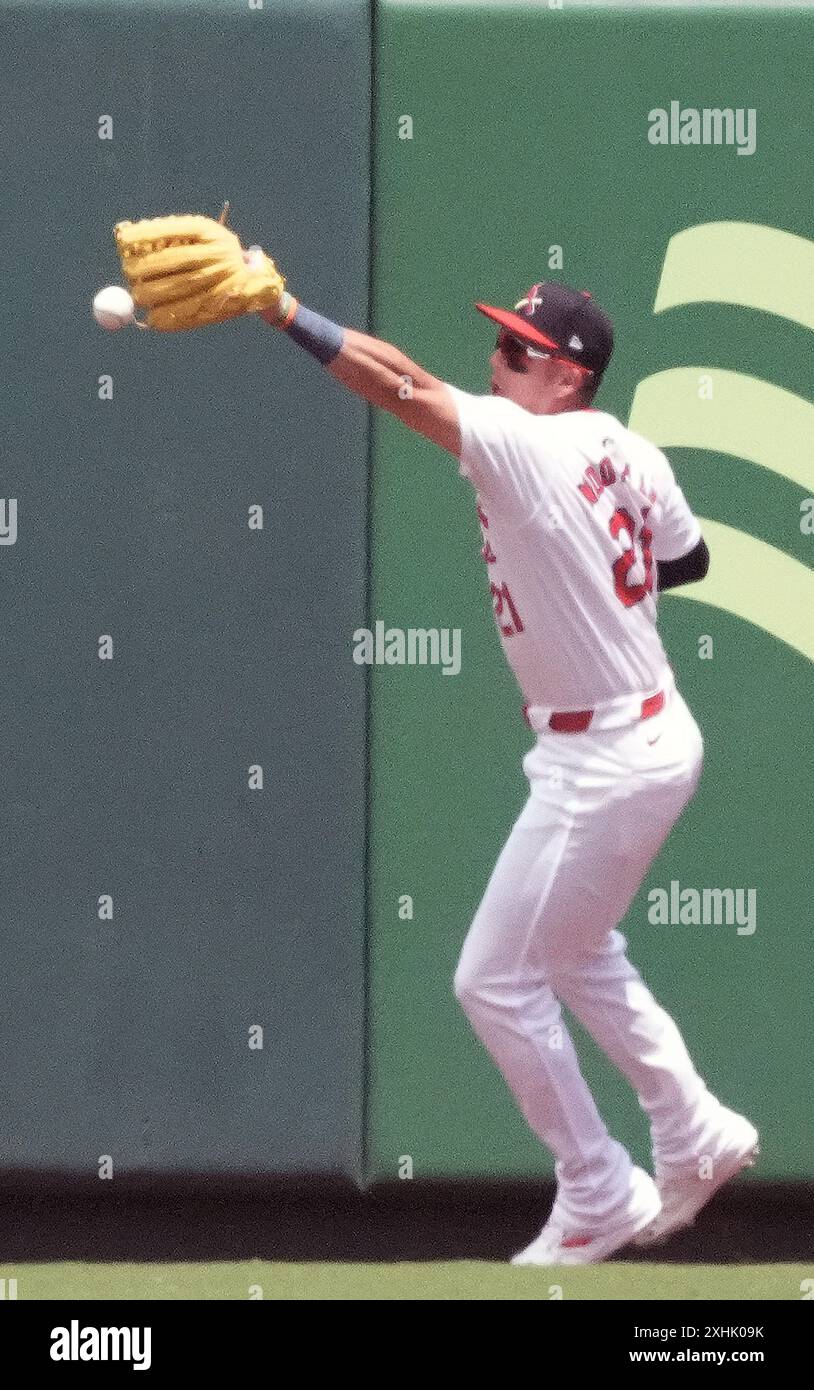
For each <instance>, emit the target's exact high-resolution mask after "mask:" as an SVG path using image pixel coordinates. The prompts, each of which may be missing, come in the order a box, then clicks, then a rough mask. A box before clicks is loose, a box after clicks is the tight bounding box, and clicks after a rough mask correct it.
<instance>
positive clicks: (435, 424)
mask: <svg viewBox="0 0 814 1390" xmlns="http://www.w3.org/2000/svg"><path fill="white" fill-rule="evenodd" d="M261 317H262V318H264V319H265V320H266V322H267V323H270V324H271V325H272V326H273V327H274V328H280V329H282V330H283V332H285V333H287V334H288V336H289V337H290V338H292V339H293V341H294V342H296V343H298V344H299V345H300V346H301V347H304V348H305V349H306V350H307V351H308V352H310V353H311V354H312V355H313V356H314V357H316V358H317V360H318V361H320V362H322V364H323V366H326V367H327V368H328V371H329V372H330V373H331V376H334V377H336V379H337V381H341V382H342V384H343V386H347V387H348V389H349V390H351V391H353V392H354V393H355V395H357V396H361V397H362V399H363V400H366V401H368V402H369V403H370V405H376V406H379V407H380V408H381V409H382V410H387V411H389V412H390V414H391V415H395V416H396V417H397V419H399V420H401V421H403V423H404V424H405V425H407V426H408V428H409V429H411V430H415V432H416V433H417V434H423V435H424V437H425V438H426V439H429V440H431V441H432V443H433V444H437V445H438V446H439V447H440V448H442V449H446V450H447V451H448V452H449V453H450V454H453V455H454V456H455V458H458V457H459V455H460V451H461V431H460V426H459V424H458V412H457V409H456V407H455V402H454V401H453V399H452V396H451V395H450V393H449V391H448V390H447V388H446V386H445V385H444V383H443V382H442V381H441V380H439V378H438V377H435V376H432V375H431V374H430V373H429V372H426V371H425V370H424V368H423V367H420V366H419V365H418V363H417V362H413V361H412V360H411V359H410V358H409V357H407V356H405V354H404V353H403V352H401V351H400V349H399V348H397V347H393V345H392V344H391V343H385V342H383V341H382V340H381V339H379V338H372V337H370V336H369V335H368V334H367V333H359V332H358V331H357V330H356V329H355V328H341V327H340V326H339V325H338V324H335V323H332V322H331V321H330V320H329V319H325V318H323V317H322V316H321V315H320V314H315V313H314V312H313V310H311V309H307V308H306V307H305V306H304V305H302V304H299V303H298V301H297V300H295V299H293V298H292V297H290V296H286V297H285V301H284V303H283V304H282V306H281V310H280V311H279V312H278V311H277V310H267V311H265V312H263V313H262V314H261Z"/></svg>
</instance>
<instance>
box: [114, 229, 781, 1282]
mask: <svg viewBox="0 0 814 1390" xmlns="http://www.w3.org/2000/svg"><path fill="white" fill-rule="evenodd" d="M224 224H225V214H222V215H221V221H220V223H215V222H214V221H212V219H209V218H204V217H197V216H183V217H175V218H158V219H146V220H143V221H141V222H138V223H130V222H125V223H119V224H118V225H117V227H116V229H115V233H116V240H117V245H118V248H119V251H120V254H121V256H122V265H123V268H124V271H125V274H126V275H127V278H128V280H129V281H130V284H131V287H132V293H133V298H134V300H135V302H136V304H137V305H138V306H139V307H140V308H142V309H144V310H146V311H147V313H148V317H147V320H146V324H145V325H143V326H148V327H151V328H156V329H159V330H165V331H175V330H178V329H184V328H196V327H199V326H201V325H203V324H206V323H215V322H219V321H220V320H222V319H224V318H229V317H234V316H235V315H238V314H243V313H250V312H251V313H254V312H257V313H260V314H261V315H262V317H263V318H264V319H265V320H266V321H267V322H268V323H269V324H271V325H272V326H273V327H275V328H276V329H278V330H281V331H282V332H284V333H285V334H286V335H287V336H288V337H289V338H290V339H291V340H292V341H293V342H295V343H297V344H298V345H299V346H300V347H302V348H304V349H305V350H306V351H308V352H309V353H311V354H312V355H313V356H314V357H315V358H316V359H317V360H318V361H319V362H320V363H322V364H323V366H325V367H326V368H327V370H328V371H329V372H330V373H331V374H332V375H333V376H334V377H335V378H336V380H337V381H339V382H341V383H342V384H343V385H345V386H347V387H348V388H349V389H350V390H351V391H353V392H355V393H356V394H357V395H358V396H361V397H362V398H363V399H364V400H366V401H369V402H370V403H371V404H372V405H375V406H380V407H381V408H383V409H384V410H388V411H390V412H391V414H393V415H395V416H397V417H398V418H399V419H400V420H402V421H403V422H404V424H406V425H407V426H409V428H410V429H412V430H415V431H416V432H417V433H418V434H421V435H424V436H425V437H426V438H427V439H430V440H432V442H433V443H435V444H437V445H438V446H439V447H440V448H441V449H444V450H445V451H446V452H448V453H450V454H452V455H453V457H454V458H455V459H457V460H458V461H459V467H460V472H461V474H462V475H463V477H464V478H466V479H468V481H469V482H470V483H471V484H472V486H473V488H474V489H475V493H476V506H477V514H478V518H479V521H480V526H481V530H482V536H483V548H482V551H481V554H482V556H483V560H484V562H485V568H486V579H487V583H488V586H489V592H490V594H491V600H492V606H493V609H494V616H495V621H496V624H497V628H498V632H499V635H500V640H501V642H502V644H503V649H504V652H505V654H506V658H507V660H508V662H509V664H510V666H511V668H512V670H513V671H514V674H515V676H516V678H517V682H518V685H519V686H520V689H521V691H522V698H523V709H524V714H525V718H526V720H527V722H528V724H529V726H530V728H531V729H532V730H533V731H534V734H535V735H536V738H535V742H534V744H533V746H532V748H531V750H530V751H529V752H528V753H527V755H526V757H525V758H524V761H523V768H524V772H525V774H526V776H527V778H528V781H529V798H528V801H527V803H526V805H525V808H524V810H523V811H522V812H521V814H520V817H519V819H518V821H517V823H516V824H515V826H514V829H513V830H512V832H511V834H510V836H509V839H508V841H507V843H506V845H505V847H504V849H503V851H502V853H501V855H500V858H499V859H498V862H497V865H496V867H495V869H494V872H493V874H492V876H491V878H490V880H489V884H488V886H487V889H486V892H485V895H484V897H483V901H482V902H481V904H480V907H479V908H478V911H477V914H476V916H475V920H474V922H473V923H472V926H471V929H470V931H469V933H468V936H467V938H466V942H465V944H464V948H463V952H462V954H461V958H460V962H459V964H458V969H457V972H456V975H455V993H456V995H457V998H458V999H459V1001H460V1003H461V1005H462V1007H463V1009H464V1010H465V1012H466V1014H467V1017H468V1018H469V1020H470V1023H471V1024H472V1027H473V1029H474V1030H475V1032H476V1034H477V1035H478V1037H479V1038H480V1039H481V1041H482V1042H483V1044H484V1045H485V1047H486V1048H487V1049H488V1050H489V1052H490V1054H491V1056H492V1057H493V1059H494V1061H495V1062H496V1064H497V1066H498V1067H499V1068H500V1070H501V1072H502V1074H503V1076H504V1077H505V1079H506V1082H507V1084H508V1085H509V1087H510V1089H511V1091H512V1093H513V1095H514V1097H515V1099H516V1101H517V1104H518V1106H519V1107H520V1110H521V1111H522V1113H523V1115H524V1116H525V1118H526V1120H527V1121H528V1123H529V1125H530V1126H531V1128H532V1130H533V1131H534V1133H535V1134H536V1135H537V1137H538V1138H539V1139H540V1141H541V1142H542V1143H543V1144H544V1145H546V1146H547V1147H548V1149H549V1150H550V1151H551V1153H552V1154H553V1155H554V1159H555V1175H556V1181H557V1191H556V1197H555V1201H554V1206H553V1210H552V1212H551V1214H550V1216H549V1219H548V1221H547V1222H546V1224H545V1226H544V1227H543V1230H542V1232H541V1233H540V1235H539V1236H538V1237H537V1238H536V1239H535V1240H534V1241H532V1243H531V1244H530V1245H529V1246H528V1248H527V1249H526V1250H523V1251H521V1252H520V1254H518V1255H516V1256H515V1261H514V1262H515V1263H517V1264H532V1265H555V1264H584V1263H589V1262H591V1261H596V1260H603V1259H607V1258H608V1257H609V1256H610V1255H612V1254H613V1253H614V1252H615V1251H617V1250H619V1249H621V1248H622V1247H623V1246H625V1245H626V1244H628V1243H629V1242H630V1241H632V1240H634V1239H638V1240H639V1241H640V1242H642V1243H647V1242H649V1241H651V1240H656V1239H660V1238H662V1237H663V1236H666V1235H668V1234H669V1233H670V1232H671V1231H674V1230H677V1229H679V1228H680V1227H682V1226H686V1225H689V1224H691V1223H692V1221H693V1219H694V1217H695V1215H696V1213H697V1212H698V1211H699V1210H700V1208H701V1207H702V1206H703V1205H704V1203H705V1202H707V1201H708V1200H709V1198H710V1197H711V1196H712V1195H713V1193H714V1192H715V1191H717V1189H718V1188H719V1187H720V1186H721V1184H722V1183H724V1182H726V1181H727V1180H728V1179H729V1178H731V1177H733V1176H734V1175H735V1174H736V1173H738V1172H739V1171H740V1170H741V1169H742V1168H745V1167H747V1166H750V1165H751V1164H752V1163H753V1162H754V1159H755V1157H756V1154H757V1149H758V1135H757V1131H756V1130H755V1128H754V1126H753V1125H752V1124H750V1122H749V1121H748V1120H747V1119H746V1118H744V1117H743V1116H742V1115H738V1114H736V1113H734V1112H733V1111H732V1110H729V1109H727V1108H725V1107H724V1106H723V1105H721V1103H720V1102H719V1101H718V1100H717V1099H716V1098H715V1097H714V1096H713V1095H712V1094H711V1093H710V1091H709V1090H708V1089H707V1086H706V1085H705V1083H704V1081H703V1080H702V1078H701V1077H700V1076H699V1074H698V1072H697V1071H696V1069H695V1067H694V1065H693V1063H692V1060H691V1059H690V1056H689V1054H688V1052H687V1049H686V1047H685V1045H684V1042H683V1040H682V1038H681V1035H680V1033H679V1031H678V1029H677V1027H676V1025H675V1023H674V1022H673V1021H672V1019H671V1018H670V1017H669V1016H668V1015H667V1014H666V1013H665V1011H664V1009H663V1008H662V1007H661V1006H660V1005H659V1004H658V1003H657V1001H656V1000H655V999H654V997H653V995H652V994H651V993H650V991H649V989H648V988H647V986H646V985H645V983H644V981H643V980H642V978H641V976H640V975H639V973H638V971H637V970H636V969H635V968H634V966H633V965H632V964H631V963H630V961H629V960H628V957H627V942H626V940H625V938H624V936H623V935H622V934H621V933H620V932H619V930H618V926H619V923H620V922H621V921H622V919H623V918H624V916H625V914H626V913H627V911H628V908H629V907H630V904H631V902H632V900H633V898H634V896H635V894H636V892H637V890H638V888H639V886H640V884H641V882H642V879H643V878H644V875H645V874H646V872H647V869H648V867H649V865H650V864H651V862H652V861H653V859H654V857H655V855H656V854H657V853H658V851H659V849H660V848H661V846H662V845H663V843H664V841H665V839H666V837H667V836H668V834H669V833H670V830H671V828H672V826H673V825H674V824H675V822H676V820H677V819H678V817H679V816H680V815H681V812H682V811H683V809H684V807H685V806H686V805H687V803H688V801H689V800H690V798H691V797H692V795H693V793H694V792H695V789H696V786H697V784H698V779H699V776H700V773H701V763H702V756H703V744H702V739H701V735H700V733H699V730H698V727H697V725H696V723H695V720H694V719H693V717H692V715H691V714H690V712H689V710H688V708H687V706H686V704H685V703H684V700H683V699H682V697H681V695H680V694H679V692H678V690H677V689H676V685H675V680H674V677H673V672H672V670H671V667H670V664H669V661H668V660H667V657H666V655H665V652H664V648H663V646H662V644H661V641H660V638H659V635H658V631H657V628H656V601H657V595H658V592H659V591H660V590H663V589H668V588H672V587H674V586H675V585H678V584H686V583H689V582H691V581H692V580H697V579H701V578H702V577H703V575H704V574H705V573H706V571H707V566H708V561H709V556H708V553H707V548H706V545H705V544H704V541H703V538H702V536H701V531H700V527H699V525H698V522H697V521H696V519H695V517H694V516H693V514H692V512H691V511H690V508H689V506H688V505H687V502H686V500H685V498H684V495H683V493H682V491H681V489H680V487H679V486H678V484H677V483H676V480H675V477H674V475H673V472H672V469H671V467H670V464H669V463H668V461H667V459H666V458H665V456H664V454H663V453H662V452H661V451H660V450H658V449H657V448H655V447H654V446H653V445H652V444H649V443H648V442H647V441H646V440H645V439H642V438H641V437H639V436H637V435H635V434H633V433H632V432H631V431H630V430H628V429H626V428H625V426H624V425H622V424H621V423H620V422H619V421H618V420H617V419H615V418H614V417H613V416H612V415H609V414H607V413H606V412H605V411H602V410H597V409H595V408H594V406H593V400H594V398H595V395H596V392H597V390H598V388H599V385H600V383H601V381H602V376H603V373H604V371H605V369H606V367H607V365H608V362H609V361H610V358H611V353H612V351H613V330H612V326H611V323H610V321H609V319H608V317H607V315H606V314H605V313H604V312H603V311H602V310H601V309H600V308H599V306H598V305H597V304H596V303H595V301H594V300H593V299H592V298H591V296H590V295H589V294H588V293H587V292H584V291H582V292H580V291H576V290H573V289H570V288H568V287H567V286H565V285H561V284H553V283H544V282H540V283H538V284H535V285H533V286H532V288H531V289H530V290H529V291H528V293H527V294H526V295H524V297H523V298H522V299H521V300H520V301H519V303H517V304H516V305H515V307H514V309H513V310H506V309H499V308H494V307H492V306H490V305H486V304H478V305H477V306H476V307H477V308H478V309H479V310H480V311H481V312H482V313H483V314H485V315H486V316H487V318H489V319H491V320H492V321H493V322H494V323H496V324H497V328H498V332H497V341H496V344H495V347H494V351H493V352H492V354H491V357H490V366H491V392H490V394H489V395H483V396H474V395H470V394H468V393H467V392H465V391H460V390H458V389H457V388H456V387H454V386H451V385H449V384H447V383H446V382H444V381H442V380H440V379H439V378H438V377H435V376H432V375H431V374H430V373H429V372H427V371H425V370H424V369H423V368H422V367H420V366H419V365H418V364H417V363H415V362H413V361H411V360H410V359H409V358H408V357H406V356H405V355H404V353H403V352H401V351H400V350H399V349H398V348H396V347H393V346H391V344H389V343H386V342H382V341H380V340H379V339H377V338H374V337H370V336H368V335H367V334H365V333H360V332H357V331H356V330H354V329H351V328H344V327H341V326H340V325H338V324H336V323H333V322H332V321H331V320H329V319H326V318H324V317H323V316H322V315H320V314H318V313H315V312H314V311H313V310H311V309H309V308H307V307H306V306H305V305H303V304H301V303H299V301H298V300H297V299H295V298H294V297H293V296H292V295H291V294H290V293H289V292H288V291H287V290H286V288H285V280H284V279H283V277H282V276H281V275H280V273H279V271H278V269H277V267H276V266H275V264H274V262H273V261H272V260H271V259H270V258H269V257H267V256H265V254H264V253H263V252H262V251H261V250H260V248H256V247H255V248H250V250H249V251H248V252H246V251H244V250H243V248H242V247H241V244H240V242H239V241H238V239H237V238H236V237H235V235H234V233H233V232H232V231H231V230H229V229H228V228H226V227H225V225H224ZM562 1004H565V1005H566V1006H567V1008H568V1009H569V1010H570V1011H571V1013H572V1014H573V1015H574V1017H575V1018H577V1019H578V1020H579V1022H580V1023H581V1024H582V1025H583V1026H584V1027H585V1028H586V1029H587V1031H588V1032H589V1033H590V1034H591V1036H592V1037H593V1038H594V1039H595V1040H596V1042H597V1043H598V1044H599V1046H600V1047H601V1048H602V1049H603V1051H604V1052H605V1053H606V1054H607V1056H608V1057H609V1058H610V1059H611V1061H612V1062H613V1063H614V1064H615V1066H616V1067H617V1068H618V1069H619V1071H620V1072H621V1073H622V1074H623V1075H624V1076H625V1077H626V1078H627V1080H628V1081H629V1082H630V1084H631V1085H632V1086H633V1087H634V1089H635V1091H636V1093H637V1095H638V1097H639V1101H640V1104H641V1106H642V1108H643V1110H644V1111H645V1112H646V1114H647V1116H648V1119H649V1121H650V1126H651V1134H652V1148H653V1161H654V1171H655V1182H654V1181H653V1179H652V1178H651V1177H650V1176H649V1175H648V1174H647V1173H645V1172H644V1171H643V1170H642V1169H641V1168H638V1167H636V1166H635V1165H634V1164H633V1162H632V1160H631V1157H630V1155H629V1153H628V1152H627V1150H626V1149H625V1148H624V1147H623V1146H622V1145H621V1144H620V1143H619V1142H618V1141H617V1140H615V1139H613V1138H612V1137H611V1135H610V1134H609V1132H608V1130H607V1128H606V1126H605V1123H604V1121H603V1119H602V1117H601V1116H600V1114H599V1112H598V1110H597V1108H596V1105H595V1104H594V1101H593V1098H592V1096H591V1093H590V1091H589V1089H588V1086H587V1085H586V1082H585V1080H584V1078H583V1076H582V1072H581V1070H580V1067H579V1062H578V1059H577V1055H576V1052H575V1049H574V1046H573V1043H572V1041H571V1037H570V1035H569V1032H568V1029H567V1027H566V1025H565V1023H564V1021H563V1018H562V1014H561V1005H562Z"/></svg>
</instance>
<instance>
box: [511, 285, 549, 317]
mask: <svg viewBox="0 0 814 1390" xmlns="http://www.w3.org/2000/svg"><path fill="white" fill-rule="evenodd" d="M542 288H543V281H540V283H539V284H538V285H532V287H531V289H530V290H529V291H528V294H527V295H526V297H525V299H521V300H520V301H519V302H518V303H517V304H515V306H514V307H515V309H525V311H526V314H527V316H528V317H529V318H533V317H534V310H535V309H539V307H540V305H541V304H542V302H543V301H542V299H541V298H540V290H541V289H542Z"/></svg>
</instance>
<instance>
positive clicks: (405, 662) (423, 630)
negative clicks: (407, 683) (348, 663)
mask: <svg viewBox="0 0 814 1390" xmlns="http://www.w3.org/2000/svg"><path fill="white" fill-rule="evenodd" d="M353 659H354V661H355V662H356V665H357V666H438V667H440V669H441V674H442V675H443V676H457V675H458V673H459V671H460V669H461V629H460V628H459V627H386V626H385V624H384V623H383V622H377V623H376V624H375V626H374V627H373V629H372V630H371V628H369V627H357V629H356V631H355V632H354V634H353Z"/></svg>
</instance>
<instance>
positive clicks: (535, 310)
mask: <svg viewBox="0 0 814 1390" xmlns="http://www.w3.org/2000/svg"><path fill="white" fill-rule="evenodd" d="M475 308H476V309H479V310H480V312H481V313H482V314H485V315H486V317H487V318H490V319H493V320H494V322H495V323H498V324H500V326H501V328H506V329H508V331H509V332H510V333H513V334H514V335H515V336H516V337H517V338H520V339H522V341H523V342H525V343H529V344H530V345H531V346H532V347H545V348H549V349H550V351H551V352H556V353H557V355H558V356H559V357H565V358H567V360H568V361H569V362H576V363H578V364H579V366H581V367H585V368H587V369H588V371H591V372H594V373H595V375H596V376H601V375H602V373H603V372H604V370H605V368H606V367H607V365H608V363H609V362H610V359H611V356H612V353H613V324H612V323H611V321H610V319H609V318H608V316H607V314H606V313H605V312H604V310H603V309H600V307H599V305H598V304H597V303H596V301H595V299H593V297H592V296H591V295H590V294H589V293H588V291H587V290H574V289H571V287H570V286H569V285H560V284H556V283H555V282H554V281H551V280H549V281H545V280H540V281H539V282H538V283H537V284H536V285H532V287H531V289H530V290H528V292H527V293H526V294H525V295H524V296H523V298H522V299H521V300H520V301H519V302H518V303H517V304H515V306H514V310H511V309H497V308H495V307H494V306H493V305H491V304H477V303H476V305H475Z"/></svg>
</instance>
